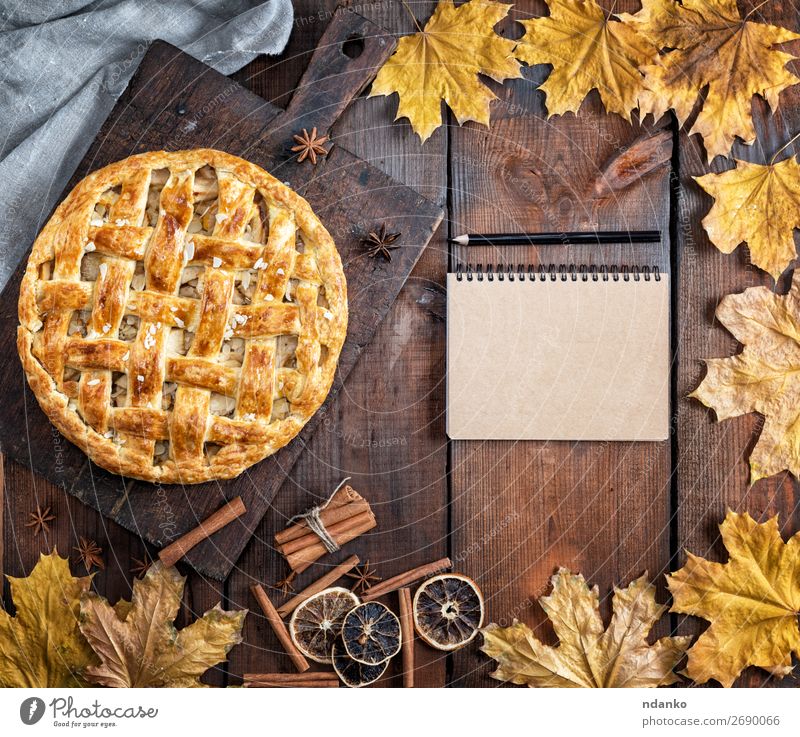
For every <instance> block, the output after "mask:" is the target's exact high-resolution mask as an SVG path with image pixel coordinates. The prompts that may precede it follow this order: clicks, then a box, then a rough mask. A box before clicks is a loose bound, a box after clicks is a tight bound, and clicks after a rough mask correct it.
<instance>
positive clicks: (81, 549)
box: [75, 537, 106, 573]
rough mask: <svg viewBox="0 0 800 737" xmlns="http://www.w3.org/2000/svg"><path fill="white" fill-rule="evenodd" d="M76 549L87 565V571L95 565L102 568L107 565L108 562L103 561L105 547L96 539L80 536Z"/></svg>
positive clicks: (79, 557)
mask: <svg viewBox="0 0 800 737" xmlns="http://www.w3.org/2000/svg"><path fill="white" fill-rule="evenodd" d="M75 550H76V551H77V552H78V560H79V561H80V562H81V563H83V565H84V566H86V572H87V573H88V572H89V571H90V570H92V568H93V567H97V568H100V569H102V568H105V567H106V564H105V563H103V549H102V548H101V547H100V546H99V545H98V544H97V543H96V542H95V541H94V540H87V539H86V538H85V537H82V538H80V540H79V542H78V546H77V547H76V548H75Z"/></svg>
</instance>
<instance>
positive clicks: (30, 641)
mask: <svg viewBox="0 0 800 737" xmlns="http://www.w3.org/2000/svg"><path fill="white" fill-rule="evenodd" d="M8 581H9V583H10V584H11V596H12V598H13V600H14V606H15V607H16V610H17V614H16V616H15V617H12V616H10V615H9V614H8V613H7V612H5V611H3V610H2V609H0V652H2V657H0V686H2V687H3V688H68V687H74V686H85V685H87V684H86V681H85V680H84V671H85V669H86V668H87V667H88V666H90V665H92V664H94V663H96V662H97V659H96V658H95V657H94V653H93V652H92V649H91V648H90V647H89V643H87V642H86V640H85V639H84V637H83V635H81V632H80V629H78V614H79V611H80V599H81V595H82V594H83V593H84V592H85V591H87V590H88V588H89V582H90V581H91V576H85V577H84V578H74V577H73V576H72V574H71V573H70V571H69V562H68V561H67V559H66V558H61V557H59V555H58V551H56V550H53V552H52V553H51V554H50V555H41V556H40V557H39V562H38V563H37V564H36V566H34V569H33V570H32V571H31V574H30V575H29V576H28V577H27V578H12V577H11V576H8Z"/></svg>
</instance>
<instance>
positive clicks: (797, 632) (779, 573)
mask: <svg viewBox="0 0 800 737" xmlns="http://www.w3.org/2000/svg"><path fill="white" fill-rule="evenodd" d="M719 529H720V532H721V533H722V541H723V543H724V544H725V548H726V549H727V551H728V554H729V555H730V559H729V560H728V562H727V563H725V564H722V563H712V562H711V561H708V560H704V559H703V558H698V557H697V556H694V555H692V554H691V553H689V554H688V559H687V561H686V565H685V566H684V567H683V568H681V569H680V570H679V571H676V572H675V573H673V574H671V575H670V576H668V577H667V582H668V584H669V590H670V592H671V593H672V597H673V600H674V603H673V605H672V611H673V612H679V613H680V614H692V615H694V616H696V617H702V618H703V619H706V620H708V621H709V622H711V625H710V626H709V628H708V629H707V630H706V631H705V632H704V633H703V634H702V635H700V637H699V638H698V639H697V642H696V643H695V644H694V645H692V647H691V649H690V650H689V662H688V666H687V672H688V675H689V676H690V677H691V678H692V679H693V680H694V681H696V682H697V683H705V682H706V681H709V680H711V679H712V678H713V679H714V680H716V681H719V682H720V683H721V684H722V685H723V686H730V685H731V684H732V683H733V682H734V680H735V679H736V677H737V676H738V675H739V674H740V673H741V672H742V671H743V670H744V669H745V668H746V667H747V666H749V665H755V666H758V667H759V668H765V669H766V670H768V671H770V672H771V673H772V674H773V675H776V676H778V677H783V676H784V675H786V674H787V673H788V672H789V671H790V670H791V668H792V653H794V654H795V655H797V656H798V657H800V628H798V624H797V617H798V615H800V576H798V571H800V533H797V534H796V535H794V537H792V538H790V540H789V542H788V543H784V542H783V540H782V539H781V533H780V530H779V529H778V518H777V517H773V518H772V519H770V520H769V521H768V522H765V523H763V524H759V523H758V522H756V521H755V520H754V519H753V518H752V517H750V515H749V514H746V513H745V514H736V513H735V512H731V511H729V512H728V514H727V516H726V517H725V521H724V522H723V523H722V524H721V525H720V528H719Z"/></svg>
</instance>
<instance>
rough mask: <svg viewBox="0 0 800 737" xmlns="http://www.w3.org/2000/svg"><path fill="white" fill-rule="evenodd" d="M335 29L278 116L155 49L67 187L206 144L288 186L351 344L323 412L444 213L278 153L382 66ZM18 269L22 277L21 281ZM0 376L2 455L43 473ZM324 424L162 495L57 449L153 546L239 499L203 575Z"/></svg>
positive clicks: (36, 417)
mask: <svg viewBox="0 0 800 737" xmlns="http://www.w3.org/2000/svg"><path fill="white" fill-rule="evenodd" d="M334 23H335V27H334V28H333V29H332V32H329V33H328V34H327V35H326V36H325V39H326V41H325V43H324V44H323V47H322V49H321V51H320V53H319V54H317V55H315V57H314V59H315V62H314V64H313V66H312V67H311V69H310V70H309V72H308V74H307V75H306V76H304V77H303V87H302V92H301V95H300V98H299V101H298V102H297V103H293V105H292V107H291V109H290V111H289V112H287V113H286V114H285V115H279V111H278V110H276V109H274V108H273V107H272V106H270V105H268V103H266V102H264V101H263V100H261V99H259V98H258V97H256V96H255V95H252V94H249V93H248V92H246V91H245V90H243V89H241V88H239V86H238V85H235V84H234V83H232V82H231V81H230V80H229V79H228V78H226V77H224V76H222V75H220V74H218V73H216V72H214V71H213V70H211V69H209V68H208V67H206V66H205V65H203V64H201V63H200V62H198V61H195V60H193V59H191V58H190V57H188V56H186V55H185V54H181V53H180V52H178V51H177V50H176V49H174V48H173V47H171V46H169V45H167V44H163V43H160V42H159V43H156V44H154V45H153V47H152V48H151V49H150V50H149V51H148V54H147V56H146V58H145V59H144V60H143V63H142V66H141V67H140V69H139V71H138V73H137V76H136V78H135V79H134V81H133V82H132V83H131V85H130V86H129V88H128V90H127V92H126V93H125V95H123V97H122V98H121V100H120V102H119V103H118V104H117V106H116V107H115V110H114V112H113V113H112V115H111V117H110V118H109V120H108V121H107V122H106V124H105V125H104V126H103V129H102V130H101V131H100V133H99V134H98V136H97V138H96V140H95V143H94V144H93V145H92V147H91V148H90V150H89V152H88V153H87V155H86V157H85V159H84V161H83V162H82V164H81V166H80V167H79V170H78V172H77V174H76V176H75V177H74V179H73V182H72V184H74V183H75V182H76V181H77V180H78V179H79V178H81V177H83V176H85V174H86V173H87V172H88V171H89V170H91V169H95V168H97V167H98V166H101V165H103V164H105V163H108V162H110V161H115V160H118V159H121V158H124V157H125V156H127V155H129V154H130V153H134V152H138V151H143V150H152V149H158V148H181V147H192V146H202V145H213V146H217V147H219V148H222V149H225V150H229V151H232V152H233V153H236V154H239V155H244V156H246V157H247V158H250V159H252V160H253V161H255V162H257V163H260V164H262V165H266V166H268V167H269V168H270V169H271V171H272V173H273V174H275V175H276V176H278V177H280V178H282V179H287V180H291V185H292V186H293V187H294V188H295V189H296V190H297V191H298V192H299V193H300V194H302V195H303V196H305V197H306V198H307V199H308V200H309V201H310V202H311V204H312V207H314V209H315V211H316V212H317V214H318V215H319V216H320V218H321V219H322V221H323V222H324V223H325V224H326V226H327V227H328V229H329V231H330V232H331V234H332V235H333V236H334V238H335V240H336V242H337V246H338V248H339V252H340V253H341V255H342V260H343V262H344V265H345V273H346V276H347V281H348V292H349V304H350V321H349V326H348V339H347V341H346V343H345V346H344V348H343V350H342V354H341V356H340V360H339V370H338V374H337V379H336V382H335V385H334V389H333V390H332V392H331V396H330V397H329V398H328V402H327V403H326V407H330V406H331V405H332V403H333V402H334V397H335V394H336V392H337V391H338V389H339V388H340V387H341V385H342V383H343V381H344V379H345V378H346V377H347V374H348V373H349V371H350V369H351V368H352V367H353V365H354V364H355V362H356V360H357V359H358V357H359V355H360V353H361V351H362V350H363V348H364V346H365V345H366V344H367V343H368V342H369V341H370V340H371V338H372V336H373V334H374V332H375V329H376V327H377V326H378V324H379V323H380V321H381V320H382V319H383V318H384V316H385V315H386V312H387V311H388V309H389V306H390V305H391V304H392V302H393V301H394V299H395V296H396V294H397V292H398V291H399V289H400V288H401V286H402V285H403V283H404V282H405V280H406V278H407V276H408V274H409V273H410V271H411V269H412V267H413V265H414V264H415V263H416V261H417V259H418V258H419V255H420V253H421V252H422V250H423V249H424V247H425V245H426V244H427V242H428V240H429V238H430V235H431V233H432V232H433V230H434V229H435V228H436V226H437V225H438V222H439V219H440V218H441V209H440V208H438V207H437V206H435V205H433V204H431V203H429V202H427V201H426V200H424V199H423V198H422V197H421V196H420V195H419V194H418V193H416V192H415V191H413V190H411V189H409V188H407V187H404V186H402V185H401V184H399V183H397V182H395V181H394V180H392V179H390V178H389V177H388V176H386V175H385V174H384V173H383V172H381V171H380V170H378V169H376V168H374V167H371V166H370V165H369V164H367V163H365V162H363V161H361V160H360V159H358V158H357V157H356V156H354V155H353V154H351V153H350V152H349V151H347V150H346V148H345V147H344V146H336V147H335V148H334V149H333V150H332V152H331V153H330V155H329V156H327V157H326V158H325V159H324V160H323V161H321V162H320V163H319V164H318V166H316V167H311V166H310V165H298V164H297V162H296V161H295V159H294V158H293V157H291V156H289V155H288V154H290V152H289V151H288V150H287V145H286V139H287V137H288V138H289V139H290V138H291V136H290V133H291V131H293V130H294V127H293V126H294V124H295V121H296V122H298V123H303V122H304V121H305V123H306V124H310V123H309V122H308V121H310V120H312V119H316V118H314V117H313V114H312V113H311V112H309V110H307V109H306V108H307V107H312V108H315V109H317V108H321V109H323V110H324V111H325V112H324V114H322V113H320V119H321V121H322V124H326V123H327V122H328V121H329V120H332V119H333V116H334V115H335V111H341V109H342V108H343V106H344V103H343V100H344V101H346V99H349V98H348V96H349V95H350V94H352V93H354V92H355V91H357V89H358V87H359V86H360V85H363V80H364V79H365V78H366V77H365V76H364V75H365V73H366V74H367V75H368V74H369V73H370V71H369V69H370V67H369V65H370V63H373V64H374V63H375V62H376V60H380V59H383V58H385V57H386V55H387V54H388V51H389V50H390V49H391V44H390V43H389V41H388V40H387V38H388V37H387V36H386V35H385V34H384V33H382V32H381V31H380V30H379V29H377V27H376V26H374V25H373V24H370V23H369V22H368V21H366V20H364V19H363V18H360V17H359V16H357V15H355V14H352V13H342V14H338V15H337V16H336V19H335V21H334ZM331 33H332V36H333V40H339V41H343V40H344V39H345V38H347V37H349V35H351V33H362V34H363V35H364V36H365V39H366V40H365V51H364V57H365V58H364V60H362V59H361V57H359V58H356V59H354V60H350V59H349V57H346V56H345V55H344V54H343V53H342V52H341V51H340V49H339V47H338V46H335V45H332V36H331ZM368 50H369V51H368ZM378 52H379V53H378ZM342 60H345V61H342ZM365 69H366V72H365V71H364V70H365ZM330 75H333V76H334V77H336V79H337V80H340V82H341V90H340V91H343V92H342V94H343V95H344V97H343V98H342V99H340V100H335V99H333V98H332V97H331V95H332V94H333V92H332V87H331V82H330V79H331V76H330ZM315 81H316V82H319V83H320V85H322V87H323V88H324V89H323V92H324V94H325V97H326V99H327V101H328V104H327V107H326V105H325V104H324V103H323V100H322V98H321V96H320V94H317V93H316V92H314V91H313V89H312V86H311V83H312V82H315ZM220 101H222V102H224V104H222V102H220ZM309 116H311V117H309ZM377 219H386V220H387V221H388V222H389V224H390V226H391V225H392V224H393V223H397V227H398V228H400V227H401V225H400V224H401V223H402V228H401V229H402V231H403V236H402V238H401V239H400V240H399V241H398V244H399V245H401V246H402V248H400V249H399V250H398V251H396V252H395V256H394V258H393V259H392V261H391V263H386V262H381V263H378V262H375V261H370V260H369V259H365V258H364V256H363V248H362V246H361V244H360V240H361V238H362V237H363V235H364V234H365V233H366V232H368V231H369V229H371V228H372V227H374V223H375V221H376V220H377ZM20 274H21V272H19V271H18V272H17V278H19V276H20ZM16 295H17V292H16V288H15V284H14V282H13V280H12V283H11V284H10V285H9V287H8V288H7V289H6V290H5V291H4V293H3V297H2V300H0V313H2V314H3V315H5V316H7V320H4V321H3V326H4V327H3V328H2V332H0V342H2V343H3V344H4V345H6V346H7V348H8V350H9V352H12V351H13V348H11V346H12V345H13V344H14V343H15V332H16V331H15V324H16V321H15V319H14V318H13V317H12V315H13V314H14V313H15V312H16V299H17V296H16ZM4 371H5V375H4V378H6V379H8V382H7V385H9V386H11V387H14V389H15V390H16V389H19V391H10V392H8V393H6V394H4V395H3V397H2V398H0V413H1V414H2V415H3V416H5V417H6V418H11V417H16V416H19V415H20V414H21V413H22V412H25V413H27V414H28V416H29V417H30V422H29V428H30V432H29V433H28V434H26V435H20V434H19V433H16V432H15V431H13V430H11V426H12V424H13V423H8V422H7V423H4V425H3V426H0V441H2V445H3V450H4V451H5V452H6V453H7V454H8V455H9V456H11V457H13V458H15V459H17V460H19V461H21V462H26V463H28V462H29V463H31V465H32V466H33V467H34V469H35V470H36V471H37V472H39V473H41V474H43V475H45V476H47V477H49V478H52V475H53V472H52V469H51V463H50V460H49V457H48V455H47V453H46V452H45V451H46V449H47V448H48V447H49V444H50V429H51V428H50V424H49V423H48V422H47V421H46V419H45V418H44V416H43V414H42V412H41V411H40V410H39V408H38V405H37V404H36V402H35V400H34V398H33V397H32V395H31V393H30V391H29V390H28V389H27V387H25V386H24V382H20V381H19V375H20V373H21V372H20V371H19V368H18V367H17V365H16V364H15V363H14V362H10V363H9V364H7V366H6V367H5V369H4ZM23 405H24V406H23ZM326 411H327V410H326ZM323 416H324V413H321V414H318V415H316V416H315V417H313V418H312V419H311V420H310V421H309V422H308V423H307V425H306V427H305V428H304V430H303V432H302V433H301V434H300V436H299V437H298V438H296V439H295V441H294V442H292V443H290V444H289V445H288V446H287V447H285V448H283V449H282V450H281V451H280V452H279V453H277V454H275V455H274V456H272V457H270V458H268V459H266V460H265V461H264V462H262V463H260V464H258V465H257V466H255V467H253V468H252V469H251V470H250V471H249V472H248V474H246V475H244V476H242V477H240V478H239V479H236V480H233V481H230V482H227V483H225V484H219V483H207V484H203V485H198V486H193V487H189V488H184V487H180V486H174V487H164V488H162V487H160V486H158V485H156V486H155V487H154V485H153V484H147V483H140V482H132V481H130V480H123V479H122V478H121V477H119V476H115V475H113V474H109V473H107V472H105V471H103V470H101V469H99V468H97V467H96V466H94V465H92V464H89V463H88V462H87V461H86V458H85V457H84V456H83V454H82V453H80V452H79V451H78V450H77V449H75V448H73V447H72V446H71V445H69V444H67V447H66V448H65V451H64V455H65V465H68V466H69V468H70V473H69V475H68V477H69V479H70V481H69V486H68V491H69V492H70V493H73V494H75V495H76V496H77V497H78V498H80V499H81V500H82V501H84V502H85V503H87V504H90V505H91V506H94V507H95V508H97V509H99V510H101V511H102V512H103V513H104V514H106V515H107V516H109V517H110V518H112V519H114V520H115V521H116V522H118V523H119V524H121V525H123V526H124V527H126V528H128V529H131V530H135V531H137V532H139V533H140V534H141V535H142V536H144V537H145V538H146V539H147V540H149V541H150V542H152V543H153V544H155V545H158V546H163V545H165V544H166V543H168V542H170V541H171V540H173V539H175V538H176V537H177V536H179V535H180V534H182V533H183V532H185V531H186V530H188V529H191V528H192V527H194V526H195V525H196V520H197V519H203V518H205V517H206V516H208V514H210V513H211V512H212V511H214V510H215V509H216V508H218V507H219V506H221V505H222V503H223V502H224V501H225V499H228V498H232V497H234V496H236V495H241V496H242V497H243V499H244V501H245V504H246V506H247V510H248V512H247V514H246V515H245V516H243V517H242V518H241V519H240V520H238V521H237V524H235V525H230V526H229V527H228V528H226V529H224V530H222V531H220V532H219V533H217V535H215V536H214V539H213V540H208V541H205V542H203V543H201V544H200V545H198V546H197V547H196V548H195V549H194V550H192V551H191V552H190V553H189V555H188V556H187V557H186V560H188V561H189V562H190V563H192V565H194V566H195V567H196V568H197V569H198V570H199V571H200V572H202V573H204V574H206V575H209V576H212V577H215V578H218V579H222V578H224V577H225V576H226V575H227V573H228V572H229V571H230V570H231V568H232V567H233V565H234V563H235V561H236V559H237V558H238V556H239V554H240V552H241V550H242V549H243V547H244V545H245V544H246V541H247V539H248V537H249V535H250V534H251V532H252V530H253V528H254V526H255V525H256V524H257V522H258V520H259V519H260V518H261V516H262V515H263V513H264V511H265V510H266V508H267V505H268V503H269V499H270V498H271V496H272V495H273V494H274V493H275V492H276V491H277V489H278V487H279V486H280V484H281V483H283V480H284V479H285V477H286V473H287V471H288V469H289V468H291V466H292V464H293V463H294V461H295V460H296V458H297V456H298V455H299V454H300V453H301V452H302V450H303V448H304V447H305V445H306V444H307V443H308V440H309V438H310V437H311V435H312V434H313V432H314V431H315V430H316V428H317V427H318V425H319V422H320V420H321V418H322V417H323ZM40 451H42V452H40ZM154 494H155V495H156V503H154Z"/></svg>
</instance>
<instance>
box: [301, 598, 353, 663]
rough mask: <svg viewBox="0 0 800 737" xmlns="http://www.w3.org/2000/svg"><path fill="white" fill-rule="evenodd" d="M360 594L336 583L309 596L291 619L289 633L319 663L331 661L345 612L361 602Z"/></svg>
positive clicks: (307, 654)
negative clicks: (357, 594)
mask: <svg viewBox="0 0 800 737" xmlns="http://www.w3.org/2000/svg"><path fill="white" fill-rule="evenodd" d="M358 603H359V599H358V597H357V596H356V595H355V594H354V593H353V592H352V591H349V590H348V589H344V588H342V587H340V586H335V587H333V588H330V589H325V590H323V591H320V592H319V593H318V594H314V595H313V596H311V597H309V598H308V599H306V600H305V601H304V602H303V603H302V604H300V606H298V607H297V609H295V610H294V613H293V614H292V618H291V619H290V620H289V634H290V635H291V637H292V642H293V643H294V644H295V645H296V646H297V649H298V650H300V652H302V653H303V655H306V656H307V657H309V658H311V659H312V660H316V661H317V662H318V663H328V664H330V663H331V657H332V656H331V651H332V649H333V642H334V640H335V639H336V638H337V637H338V636H339V633H340V632H341V631H342V622H343V620H344V617H345V615H346V614H347V613H348V612H349V611H350V610H351V609H353V608H354V607H356V606H358Z"/></svg>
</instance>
